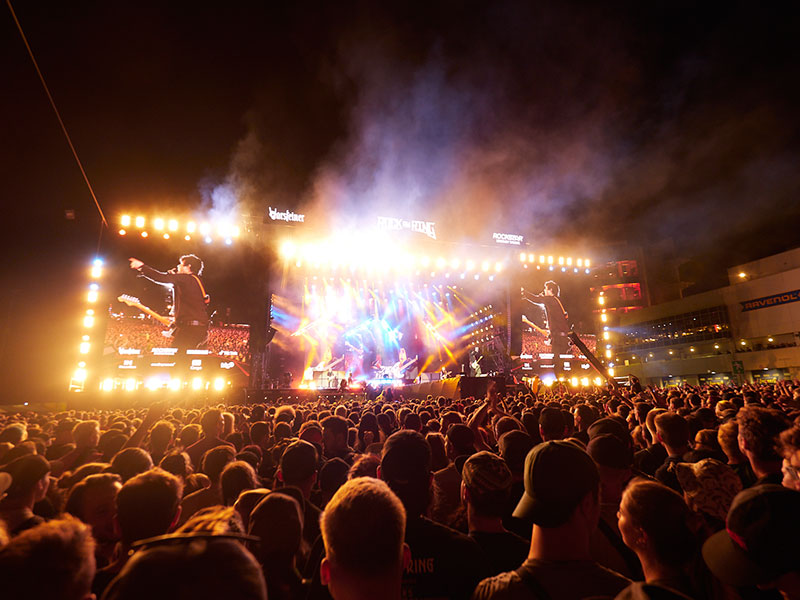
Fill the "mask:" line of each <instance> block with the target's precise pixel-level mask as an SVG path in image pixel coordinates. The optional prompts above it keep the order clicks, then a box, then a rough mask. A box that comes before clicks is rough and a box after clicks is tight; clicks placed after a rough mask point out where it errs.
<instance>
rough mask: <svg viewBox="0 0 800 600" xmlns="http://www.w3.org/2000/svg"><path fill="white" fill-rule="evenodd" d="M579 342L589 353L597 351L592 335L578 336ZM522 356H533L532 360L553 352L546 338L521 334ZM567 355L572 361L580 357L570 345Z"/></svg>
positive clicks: (531, 333) (533, 333)
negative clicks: (571, 357)
mask: <svg viewBox="0 0 800 600" xmlns="http://www.w3.org/2000/svg"><path fill="white" fill-rule="evenodd" d="M580 338H581V341H582V342H583V343H584V344H585V345H586V347H587V348H588V349H589V351H590V352H592V353H594V352H596V350H597V338H596V337H595V336H593V335H582V336H580ZM521 352H522V354H523V355H525V356H533V357H534V358H537V359H538V358H539V355H540V354H550V353H552V352H553V348H552V346H551V345H550V342H549V341H548V340H547V338H546V337H545V336H543V335H540V334H538V333H536V332H528V331H526V332H523V334H522V351H521ZM567 353H568V354H571V355H572V356H573V358H574V359H576V360H577V359H578V358H580V356H581V351H580V350H578V349H577V348H576V347H575V346H572V345H570V347H569V350H568V351H567Z"/></svg>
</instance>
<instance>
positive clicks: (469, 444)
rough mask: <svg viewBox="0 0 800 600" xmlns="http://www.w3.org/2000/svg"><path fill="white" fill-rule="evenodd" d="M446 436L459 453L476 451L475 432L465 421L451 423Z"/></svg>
mask: <svg viewBox="0 0 800 600" xmlns="http://www.w3.org/2000/svg"><path fill="white" fill-rule="evenodd" d="M446 437H447V439H448V440H450V443H451V444H452V445H453V448H455V450H456V452H458V453H459V454H472V453H473V452H474V451H475V433H474V432H473V431H472V429H470V428H469V427H467V426H466V425H464V424H463V423H455V424H453V425H451V426H450V427H449V428H448V430H447V434H446Z"/></svg>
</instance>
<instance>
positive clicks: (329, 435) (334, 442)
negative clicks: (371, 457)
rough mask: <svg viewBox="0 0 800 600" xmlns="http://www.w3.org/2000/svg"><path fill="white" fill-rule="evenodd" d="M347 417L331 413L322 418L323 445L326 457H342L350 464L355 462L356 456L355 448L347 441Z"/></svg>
mask: <svg viewBox="0 0 800 600" xmlns="http://www.w3.org/2000/svg"><path fill="white" fill-rule="evenodd" d="M347 437H348V424H347V419H345V418H344V417H340V416H338V415H331V416H329V417H326V418H325V419H323V420H322V446H323V448H324V452H325V458H326V459H328V460H330V459H332V458H340V459H342V460H343V461H344V462H346V463H347V465H348V466H350V465H352V464H353V460H354V459H355V456H354V454H353V449H352V448H351V447H350V446H349V445H348V443H347Z"/></svg>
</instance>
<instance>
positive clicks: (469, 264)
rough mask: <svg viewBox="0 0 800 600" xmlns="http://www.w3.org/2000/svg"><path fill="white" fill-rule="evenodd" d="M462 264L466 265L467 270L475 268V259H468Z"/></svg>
mask: <svg viewBox="0 0 800 600" xmlns="http://www.w3.org/2000/svg"><path fill="white" fill-rule="evenodd" d="M464 266H466V267H467V271H472V269H474V268H475V261H472V260H468V261H467V262H466V264H465V265H464Z"/></svg>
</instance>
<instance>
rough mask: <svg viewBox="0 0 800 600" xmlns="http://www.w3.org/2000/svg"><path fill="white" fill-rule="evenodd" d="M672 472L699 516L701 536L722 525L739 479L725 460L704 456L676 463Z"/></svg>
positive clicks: (691, 507)
mask: <svg viewBox="0 0 800 600" xmlns="http://www.w3.org/2000/svg"><path fill="white" fill-rule="evenodd" d="M675 475H677V477H678V483H680V486H681V489H682V490H683V498H684V500H685V501H686V504H687V505H688V507H689V508H690V509H691V510H692V511H693V512H694V513H695V514H696V515H697V516H698V517H700V519H701V523H702V525H703V526H704V532H703V533H704V535H703V537H704V538H705V537H708V536H709V535H711V534H712V533H716V532H717V531H719V530H720V529H723V528H724V527H725V516H726V515H727V514H728V509H729V508H730V507H731V502H733V499H734V498H735V497H736V494H738V493H739V492H741V491H742V482H741V480H740V479H739V477H738V476H737V475H736V473H735V472H734V470H733V469H731V468H730V467H729V466H728V465H726V464H725V463H722V462H720V461H718V460H715V459H713V458H704V459H703V460H701V461H698V462H695V463H678V464H676V465H675Z"/></svg>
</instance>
